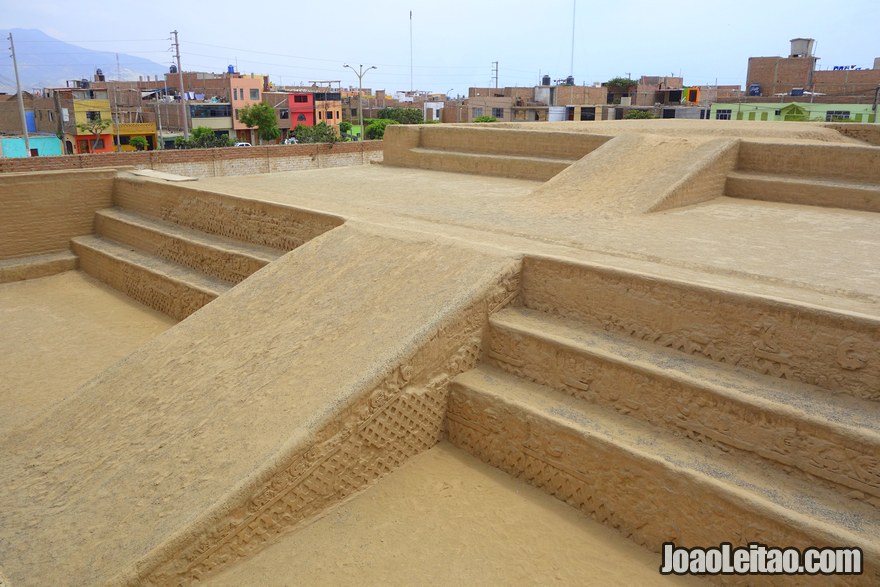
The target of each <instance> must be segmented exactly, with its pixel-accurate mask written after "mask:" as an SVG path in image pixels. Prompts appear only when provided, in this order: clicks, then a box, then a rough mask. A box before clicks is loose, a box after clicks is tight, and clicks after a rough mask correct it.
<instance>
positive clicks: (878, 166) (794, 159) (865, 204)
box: [725, 142, 880, 212]
mask: <svg viewBox="0 0 880 587" xmlns="http://www.w3.org/2000/svg"><path fill="white" fill-rule="evenodd" d="M725 195H727V196H731V197H734V198H748V199H753V200H765V201H770V202H782V203H786V204H802V205H808V206H825V207H834V208H846V209H849V210H862V211H867V212H880V147H862V146H854V145H785V144H761V143H749V142H744V143H742V145H741V146H740V156H739V162H738V166H737V169H736V170H735V171H734V172H732V173H731V174H729V175H728V177H727V184H726V189H725Z"/></svg>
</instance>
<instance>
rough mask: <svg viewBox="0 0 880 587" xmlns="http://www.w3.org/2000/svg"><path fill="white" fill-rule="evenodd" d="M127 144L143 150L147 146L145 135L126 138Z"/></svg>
mask: <svg viewBox="0 0 880 587" xmlns="http://www.w3.org/2000/svg"><path fill="white" fill-rule="evenodd" d="M128 144H129V145H131V146H132V147H134V148H135V149H137V150H138V151H143V150H145V149H146V148H147V139H146V137H131V138H130V139H128Z"/></svg>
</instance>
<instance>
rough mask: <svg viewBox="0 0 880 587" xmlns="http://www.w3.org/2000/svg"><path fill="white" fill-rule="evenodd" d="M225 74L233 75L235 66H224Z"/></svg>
mask: <svg viewBox="0 0 880 587" xmlns="http://www.w3.org/2000/svg"><path fill="white" fill-rule="evenodd" d="M226 73H235V66H234V65H227V66H226Z"/></svg>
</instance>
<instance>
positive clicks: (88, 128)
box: [76, 116, 113, 152]
mask: <svg viewBox="0 0 880 587" xmlns="http://www.w3.org/2000/svg"><path fill="white" fill-rule="evenodd" d="M111 124H113V121H111V120H105V119H103V118H101V117H100V116H98V117H97V118H93V119H91V120H88V121H86V122H81V123H79V124H77V125H76V128H77V129H78V130H81V131H82V132H87V133H90V134H93V135H95V142H94V143H92V152H94V151H95V149H97V148H98V140H99V139H100V138H101V134H102V133H103V132H104V131H105V130H107V127H109V126H110V125H111Z"/></svg>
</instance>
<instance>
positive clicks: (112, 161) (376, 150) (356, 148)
mask: <svg viewBox="0 0 880 587" xmlns="http://www.w3.org/2000/svg"><path fill="white" fill-rule="evenodd" d="M382 149H383V143H382V141H366V142H363V143H335V144H325V143H322V144H308V145H267V146H256V147H241V148H236V149H228V148H225V149H181V150H166V151H140V152H123V153H96V154H85V155H64V156H61V157H31V158H27V159H11V158H10V159H2V158H0V173H6V172H24V171H54V170H61V169H94V168H99V167H101V168H104V167H134V168H137V169H154V170H157V171H163V172H166V173H176V174H179V175H187V176H192V177H223V176H229V175H255V174H260V173H279V172H282V171H298V170H303V169H322V168H325V167H344V166H347V165H359V164H362V163H371V162H373V161H381V160H382Z"/></svg>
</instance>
